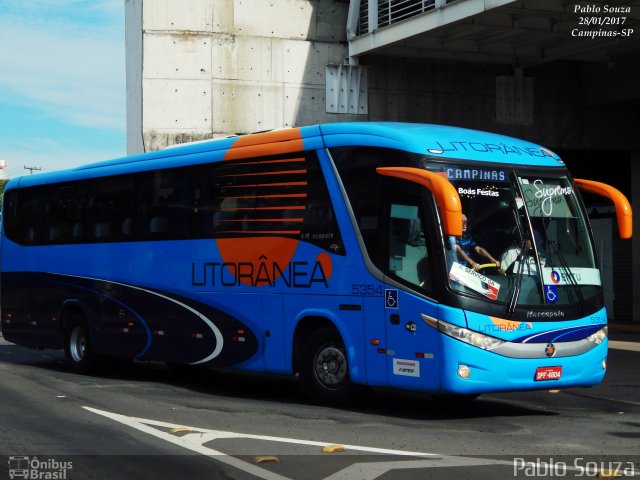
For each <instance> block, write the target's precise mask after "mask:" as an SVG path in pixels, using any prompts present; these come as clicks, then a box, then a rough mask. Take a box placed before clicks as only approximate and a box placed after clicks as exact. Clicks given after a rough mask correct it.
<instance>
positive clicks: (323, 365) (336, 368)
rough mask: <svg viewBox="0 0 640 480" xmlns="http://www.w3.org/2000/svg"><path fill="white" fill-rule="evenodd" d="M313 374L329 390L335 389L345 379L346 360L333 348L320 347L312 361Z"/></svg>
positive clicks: (340, 352) (342, 354)
mask: <svg viewBox="0 0 640 480" xmlns="http://www.w3.org/2000/svg"><path fill="white" fill-rule="evenodd" d="M314 372H315V374H316V377H317V378H318V380H319V381H320V382H321V383H322V384H323V385H325V386H327V387H329V388H336V387H338V386H340V385H341V384H342V383H344V382H345V380H346V379H347V359H346V358H345V356H344V353H343V352H342V351H341V350H340V349H338V348H336V347H333V346H325V347H322V348H321V349H320V350H318V352H317V353H316V356H315V359H314Z"/></svg>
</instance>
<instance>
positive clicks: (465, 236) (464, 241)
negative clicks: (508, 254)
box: [456, 213, 500, 270]
mask: <svg viewBox="0 0 640 480" xmlns="http://www.w3.org/2000/svg"><path fill="white" fill-rule="evenodd" d="M467 225H468V220H467V216H466V215H465V214H464V213H463V214H462V236H461V237H459V238H456V253H457V255H458V263H460V264H461V265H463V266H465V267H469V268H472V269H473V270H478V268H479V267H480V264H479V263H478V262H476V261H474V260H473V259H472V258H471V257H472V255H473V254H475V255H477V256H478V257H483V258H485V259H486V260H488V261H489V262H490V263H493V264H495V266H496V268H500V262H499V261H498V260H496V259H495V258H493V256H492V255H491V254H490V253H489V252H488V251H487V250H486V249H484V248H483V247H481V246H480V245H478V244H477V243H476V241H475V240H474V239H473V237H472V236H471V234H470V233H469V232H468V229H467Z"/></svg>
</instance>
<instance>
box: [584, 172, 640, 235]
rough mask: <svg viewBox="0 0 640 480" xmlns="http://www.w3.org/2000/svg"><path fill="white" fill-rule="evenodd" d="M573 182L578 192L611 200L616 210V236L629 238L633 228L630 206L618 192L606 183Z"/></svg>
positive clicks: (590, 181) (625, 198)
mask: <svg viewBox="0 0 640 480" xmlns="http://www.w3.org/2000/svg"><path fill="white" fill-rule="evenodd" d="M573 182H574V183H575V184H576V186H577V187H578V188H579V189H580V190H583V191H585V192H589V193H594V194H596V195H599V196H601V197H605V198H608V199H609V200H611V201H612V202H613V205H614V207H615V209H616V218H617V220H618V234H619V235H620V238H631V231H632V227H633V219H632V212H631V204H630V203H629V200H627V197H625V196H624V195H623V194H622V192H621V191H620V190H618V189H617V188H614V187H612V186H611V185H607V184H606V183H602V182H594V181H593V180H583V179H581V178H574V179H573Z"/></svg>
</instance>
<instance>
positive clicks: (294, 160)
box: [233, 157, 307, 166]
mask: <svg viewBox="0 0 640 480" xmlns="http://www.w3.org/2000/svg"><path fill="white" fill-rule="evenodd" d="M306 161H307V159H306V158H304V157H297V158H282V159H279V160H260V161H259V162H234V163H233V165H234V166H235V165H258V164H260V165H264V164H271V163H300V162H306Z"/></svg>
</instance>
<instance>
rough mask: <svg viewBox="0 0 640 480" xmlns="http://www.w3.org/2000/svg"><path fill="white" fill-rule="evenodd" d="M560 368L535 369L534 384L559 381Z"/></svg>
mask: <svg viewBox="0 0 640 480" xmlns="http://www.w3.org/2000/svg"><path fill="white" fill-rule="evenodd" d="M561 376H562V367H539V368H537V369H536V382H541V381H545V380H560V377H561Z"/></svg>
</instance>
